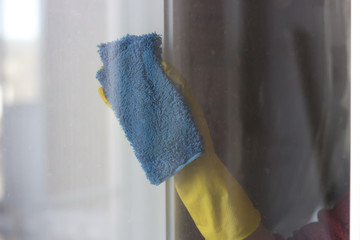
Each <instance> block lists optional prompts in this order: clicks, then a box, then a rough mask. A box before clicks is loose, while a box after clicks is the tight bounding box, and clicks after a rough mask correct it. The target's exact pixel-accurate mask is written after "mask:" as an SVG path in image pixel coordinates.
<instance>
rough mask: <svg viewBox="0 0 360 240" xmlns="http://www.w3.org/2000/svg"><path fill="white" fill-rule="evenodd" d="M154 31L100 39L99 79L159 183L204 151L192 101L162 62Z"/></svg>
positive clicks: (151, 177)
mask: <svg viewBox="0 0 360 240" xmlns="http://www.w3.org/2000/svg"><path fill="white" fill-rule="evenodd" d="M160 46H161V37H160V36H159V35H157V34H155V33H152V34H147V35H142V36H132V35H127V36H125V37H123V38H122V39H120V40H117V41H114V42H110V43H103V44H100V45H99V54H100V57H101V60H102V62H103V64H104V65H103V67H102V68H101V69H100V70H99V71H98V72H97V75H96V77H97V79H98V80H99V82H100V84H101V86H102V87H103V89H104V94H105V95H106V98H107V99H108V100H109V104H110V105H111V107H112V109H113V110H114V112H115V115H116V117H117V118H118V120H119V122H120V124H121V126H122V127H123V129H124V131H125V134H126V137H127V138H128V140H129V141H130V143H131V145H132V147H133V149H134V152H135V155H136V157H137V159H138V160H139V161H140V163H141V166H142V168H143V169H144V171H145V173H146V176H147V178H148V179H149V180H150V182H151V183H152V184H155V185H158V184H160V183H162V182H163V181H165V180H166V179H168V178H169V177H171V176H173V175H174V174H175V173H177V172H178V171H180V170H181V169H182V168H183V167H184V166H186V165H187V164H188V163H190V162H191V161H193V160H195V159H196V158H197V157H199V156H200V155H201V154H202V153H203V152H204V146H203V142H202V137H201V135H200V133H199V131H198V130H197V128H196V126H195V123H194V120H193V118H192V116H191V113H190V110H189V107H188V106H187V105H186V104H185V102H184V99H183V96H182V95H181V94H180V93H179V92H178V89H177V85H175V84H174V83H172V82H171V81H169V79H168V78H167V76H166V75H165V74H164V72H163V70H162V67H161V64H160V62H161V59H160V58H161V57H160V55H161V48H160Z"/></svg>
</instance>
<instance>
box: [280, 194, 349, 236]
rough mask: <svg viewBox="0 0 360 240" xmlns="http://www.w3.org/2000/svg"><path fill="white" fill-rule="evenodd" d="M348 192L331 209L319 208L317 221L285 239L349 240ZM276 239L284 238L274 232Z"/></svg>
mask: <svg viewBox="0 0 360 240" xmlns="http://www.w3.org/2000/svg"><path fill="white" fill-rule="evenodd" d="M349 196H350V194H349V192H348V193H347V194H346V195H345V196H344V197H343V198H342V199H341V200H340V201H339V202H338V203H337V204H336V205H335V207H334V208H333V209H331V210H321V211H320V212H319V213H318V218H319V221H318V222H314V223H309V224H307V225H305V226H304V227H302V228H301V229H300V230H297V231H295V232H294V234H293V236H292V237H290V238H288V239H287V240H333V239H336V240H349V229H350V208H349V205H350V198H349ZM275 238H276V240H284V238H283V237H282V236H280V235H278V234H275Z"/></svg>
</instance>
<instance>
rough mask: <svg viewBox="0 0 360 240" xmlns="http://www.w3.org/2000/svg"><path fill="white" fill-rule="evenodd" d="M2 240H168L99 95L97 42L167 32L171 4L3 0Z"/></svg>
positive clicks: (160, 190) (159, 207) (160, 203)
mask: <svg viewBox="0 0 360 240" xmlns="http://www.w3.org/2000/svg"><path fill="white" fill-rule="evenodd" d="M0 3H1V4H0V5H1V8H0V11H1V12H0V16H1V20H0V25H1V36H0V38H1V42H0V49H1V57H0V70H1V75H0V77H1V82H0V84H1V107H2V111H1V143H0V144H1V165H0V166H1V169H0V170H1V178H0V179H1V181H0V185H1V186H0V190H1V191H0V193H1V195H0V197H1V199H0V219H1V221H0V239H1V238H3V239H4V240H13V239H14V240H18V239H19V240H20V239H34V240H35V239H36V240H41V239H44V240H45V239H46V240H48V239H53V240H56V239H59V240H60V239H61V240H64V239H65V240H66V239H69V240H70V239H77V240H78V239H101V240H102V239H110V240H111V239H156V240H157V239H165V225H166V222H165V186H164V184H163V185H161V186H159V187H154V186H152V185H150V184H149V183H148V181H147V180H146V178H145V176H144V173H143V172H142V170H141V167H140V164H139V163H138V162H137V160H136V158H135V156H134V154H133V152H132V149H131V147H130V146H129V144H128V142H127V140H126V138H125V136H124V133H123V131H122V129H121V127H120V126H119V124H118V123H117V121H116V119H115V117H114V116H113V113H112V111H111V110H109V109H108V108H107V107H106V105H105V104H103V102H102V100H101V98H100V97H99V96H98V93H97V88H98V87H99V84H98V82H97V80H96V79H95V74H96V71H97V69H98V68H99V67H100V66H101V62H100V59H99V56H98V54H97V47H96V45H97V44H99V43H101V42H107V41H112V40H115V39H116V38H120V37H121V36H123V35H125V34H127V33H130V34H143V33H148V32H153V31H156V32H158V33H162V32H163V2H162V1H160V0H156V1H151V2H150V1H145V0H141V1H126V0H122V1H115V0H107V1H102V0H90V1H85V0H79V1H68V0H65V1H64V0H61V1H60V0H59V1H50V0H48V1H46V0H32V1H25V0H23V1H21V0H16V1H14V0H2V1H0Z"/></svg>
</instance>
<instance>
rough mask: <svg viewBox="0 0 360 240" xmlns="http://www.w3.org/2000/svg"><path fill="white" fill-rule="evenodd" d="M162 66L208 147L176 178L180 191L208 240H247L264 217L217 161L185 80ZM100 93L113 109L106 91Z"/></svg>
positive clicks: (207, 131) (204, 122)
mask: <svg viewBox="0 0 360 240" xmlns="http://www.w3.org/2000/svg"><path fill="white" fill-rule="evenodd" d="M162 66H163V69H164V72H165V74H166V75H167V76H168V78H169V79H170V80H171V81H173V82H174V83H175V84H177V85H179V86H180V87H181V93H182V95H183V96H184V98H185V101H186V103H187V104H188V105H189V107H190V109H191V113H192V116H193V117H194V120H195V123H196V126H197V128H198V129H199V131H200V133H201V135H202V136H203V140H204V145H205V152H204V153H203V154H202V155H201V156H200V157H199V158H197V159H196V160H194V161H193V162H192V163H190V164H189V165H187V166H186V167H185V168H184V169H182V170H181V171H180V172H178V173H177V174H176V175H175V176H174V178H175V188H176V191H177V193H178V194H179V196H180V198H181V200H182V201H183V203H184V205H185V207H186V208H187V210H188V211H189V213H190V215H191V217H192V218H193V220H194V222H195V224H196V226H197V228H198V229H199V231H200V232H201V234H202V235H203V236H204V238H205V239H206V240H233V239H235V240H240V239H245V238H246V237H248V236H249V235H251V234H252V233H253V232H254V231H255V230H256V229H257V228H258V226H259V225H260V221H261V218H260V214H259V212H258V211H257V210H256V209H255V208H254V206H253V205H252V203H251V201H250V200H249V198H248V197H247V195H246V193H245V192H244V190H243V188H242V187H241V186H240V184H239V183H238V182H237V181H236V180H235V179H234V178H233V176H232V175H231V174H230V172H229V171H228V170H227V169H226V168H225V166H224V164H223V163H222V162H221V161H220V159H219V158H218V157H217V155H216V153H215V151H214V147H213V143H212V140H211V137H210V133H209V129H208V126H207V123H206V121H205V118H204V116H203V113H202V110H201V108H200V106H199V104H198V103H197V101H196V99H195V97H194V95H193V94H192V92H191V89H190V88H189V87H188V86H187V84H186V82H185V80H184V78H183V77H182V76H181V74H180V73H179V72H178V71H176V70H175V69H174V68H173V67H172V66H171V65H170V64H167V63H165V62H162ZM99 93H100V96H101V97H102V98H103V100H104V102H105V103H106V104H107V105H108V106H109V107H111V106H110V105H109V103H108V101H107V98H106V96H105V94H104V91H103V89H102V88H100V89H99Z"/></svg>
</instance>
